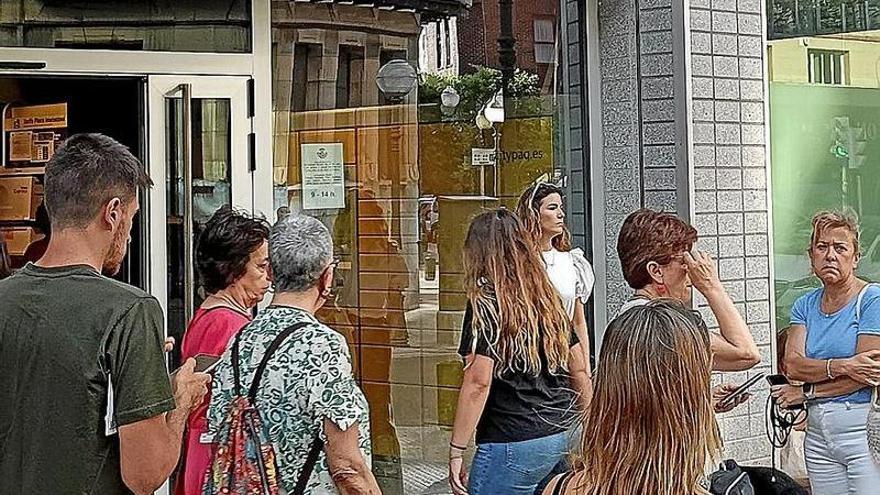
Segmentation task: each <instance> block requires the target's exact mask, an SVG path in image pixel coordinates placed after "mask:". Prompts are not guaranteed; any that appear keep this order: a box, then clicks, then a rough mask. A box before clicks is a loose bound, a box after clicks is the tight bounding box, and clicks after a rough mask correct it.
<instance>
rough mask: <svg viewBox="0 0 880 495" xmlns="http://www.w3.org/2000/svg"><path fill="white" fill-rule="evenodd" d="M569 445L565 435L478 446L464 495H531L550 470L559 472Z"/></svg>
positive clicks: (542, 482)
mask: <svg viewBox="0 0 880 495" xmlns="http://www.w3.org/2000/svg"><path fill="white" fill-rule="evenodd" d="M569 445H570V441H569V434H568V432H561V433H557V434H555V435H550V436H548V437H541V438H535V439H533V440H526V441H523V442H510V443H483V444H479V445H477V452H476V454H475V455H474V462H473V463H472V464H471V472H470V481H469V483H468V494H469V495H484V494H496V495H533V494H534V493H535V492H536V490H538V488H539V486H540V487H541V488H543V486H542V484H546V481H548V480H546V478H547V476H548V475H549V474H551V472H553V471H554V468H556V469H555V470H557V471H558V470H559V469H558V466H557V465H559V464H560V462H561V461H564V460H565V455H566V454H568V452H569V450H570V449H569Z"/></svg>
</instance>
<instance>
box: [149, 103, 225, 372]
mask: <svg viewBox="0 0 880 495" xmlns="http://www.w3.org/2000/svg"><path fill="white" fill-rule="evenodd" d="M166 105H167V110H166V116H167V117H166V118H167V122H166V135H167V142H166V149H167V159H166V162H165V163H166V168H165V177H166V182H165V194H166V196H165V197H166V198H168V200H167V227H166V228H167V235H168V335H170V336H172V337H174V338H175V339H176V340H177V342H178V345H177V346H176V347H175V349H174V355H173V359H172V364H174V367H176V366H177V363H178V362H179V356H180V351H179V349H180V343H182V342H183V332H184V330H185V329H186V324H187V323H188V322H186V321H185V319H186V317H185V313H186V312H185V310H184V293H185V292H184V291H185V290H186V287H185V283H184V278H185V272H184V270H185V265H184V256H185V254H184V239H183V235H184V228H183V222H184V213H183V212H184V203H183V201H184V192H183V191H184V182H183V179H184V168H183V167H184V161H183V129H184V125H183V104H182V102H181V99H180V98H167V99H166ZM230 119H231V117H230V101H229V100H227V99H200V98H193V100H192V136H193V141H192V155H193V163H192V172H193V188H192V189H193V197H192V201H193V204H192V208H193V239H192V242H193V243H194V244H193V245H195V242H196V239H198V236H199V233H200V232H201V230H202V226H203V225H204V224H205V223H206V222H207V221H208V219H209V218H210V217H211V215H213V214H214V212H215V211H217V210H218V209H220V207H222V206H224V205H231V204H232V190H231V187H230V185H231V181H230V173H231V170H232V168H231V167H232V164H231V163H230V159H229V158H230V153H231V148H230V136H229V131H230V127H231V125H232V122H231V120H230ZM193 262H194V260H193ZM190 290H193V291H194V294H195V298H194V307H198V306H199V305H200V304H201V302H202V300H203V299H204V297H205V294H204V293H203V291H202V290H201V287H200V286H199V284H198V283H196V286H195V287H192V288H190Z"/></svg>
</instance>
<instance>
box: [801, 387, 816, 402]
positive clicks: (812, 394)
mask: <svg viewBox="0 0 880 495" xmlns="http://www.w3.org/2000/svg"><path fill="white" fill-rule="evenodd" d="M801 390H803V391H804V399H806V400H814V399H815V398H816V385H815V384H812V383H805V384H803V385H801Z"/></svg>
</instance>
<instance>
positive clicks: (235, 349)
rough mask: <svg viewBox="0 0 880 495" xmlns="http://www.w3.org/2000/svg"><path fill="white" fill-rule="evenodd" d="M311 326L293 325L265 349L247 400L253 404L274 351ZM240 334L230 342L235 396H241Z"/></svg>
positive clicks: (304, 323)
mask: <svg viewBox="0 0 880 495" xmlns="http://www.w3.org/2000/svg"><path fill="white" fill-rule="evenodd" d="M310 324H311V322H308V321H306V322H299V323H295V324H293V325H291V326H289V327H287V328H285V329H284V331H282V332H281V333H279V334H278V336H276V337H275V339H274V340H273V341H272V343H271V344H269V347H267V348H266V352H265V353H264V354H263V359H262V360H260V364H259V365H257V369H256V371H254V379H253V381H252V382H251V386H250V388H249V389H248V394H247V396H248V399H249V400H250V401H251V403H252V404H253V403H254V402H256V400H257V391H259V389H260V380H261V379H262V378H263V372H265V370H266V366H267V365H268V364H269V359H271V358H272V355H273V354H275V351H277V350H278V348H279V347H280V346H281V344H282V343H283V342H284V341H285V340H286V339H287V337H290V335H291V334H292V333H293V332H295V331H297V330H299V329H300V328H303V327H307V326H309V325H310ZM241 334H242V332H238V333H237V334H236V335H235V340H234V341H233V342H232V380H233V383H234V384H235V394H236V395H241V369H240V360H239V346H240V344H239V340H240V339H241Z"/></svg>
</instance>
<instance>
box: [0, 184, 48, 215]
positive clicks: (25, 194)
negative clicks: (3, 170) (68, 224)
mask: <svg viewBox="0 0 880 495" xmlns="http://www.w3.org/2000/svg"><path fill="white" fill-rule="evenodd" d="M41 201H43V185H42V184H40V183H39V182H37V179H36V177H33V176H23V177H0V220H35V219H36V215H37V207H38V206H40V202H41Z"/></svg>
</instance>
